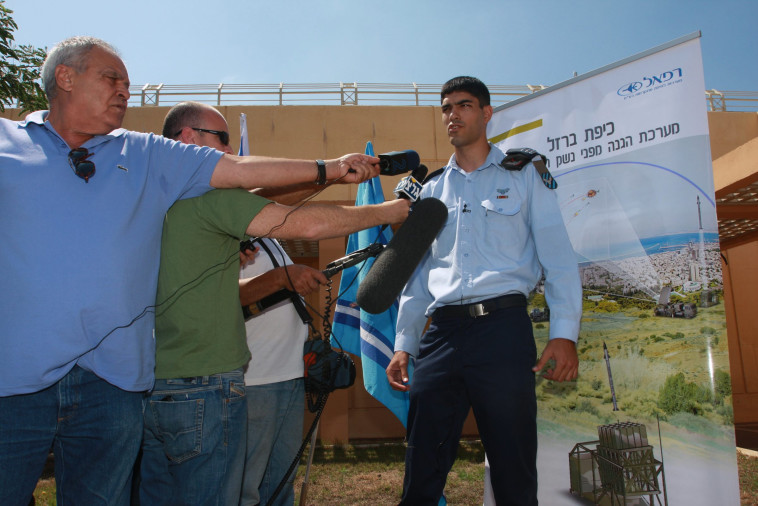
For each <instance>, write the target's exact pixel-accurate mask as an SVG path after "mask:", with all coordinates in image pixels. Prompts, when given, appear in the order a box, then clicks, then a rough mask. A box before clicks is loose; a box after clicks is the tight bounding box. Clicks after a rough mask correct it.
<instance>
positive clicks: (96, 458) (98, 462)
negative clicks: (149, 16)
mask: <svg viewBox="0 0 758 506" xmlns="http://www.w3.org/2000/svg"><path fill="white" fill-rule="evenodd" d="M42 78H43V85H44V88H45V92H46V94H47V97H48V100H49V102H50V110H49V111H38V112H35V113H32V114H30V115H29V116H27V117H26V119H25V120H23V121H18V122H14V121H8V120H5V119H0V215H2V216H3V219H2V220H0V243H1V244H2V246H1V247H0V265H2V266H3V271H4V281H3V287H2V290H0V335H2V336H3V337H2V344H3V347H2V348H3V349H2V353H0V504H2V505H3V506H8V505H10V506H16V505H18V506H26V505H27V504H28V503H29V500H30V498H31V495H32V492H33V490H34V488H35V485H36V482H37V479H38V478H39V475H40V472H41V470H42V467H43V465H44V462H45V459H46V457H47V455H48V452H49V451H50V448H51V446H52V447H53V450H54V453H55V457H56V462H55V470H56V485H57V491H58V504H62V505H65V504H88V505H89V504H112V505H126V504H128V503H129V492H130V486H131V484H130V481H131V471H132V467H133V465H134V461H135V458H136V455H137V451H138V449H139V446H140V440H141V436H142V402H143V392H144V391H145V390H148V389H150V388H151V387H152V385H153V380H154V376H153V368H154V351H155V343H154V338H153V327H154V304H155V292H156V283H157V278H158V264H159V257H160V238H161V229H162V226H163V218H164V215H165V214H166V211H167V210H168V208H169V207H171V205H172V204H173V203H174V202H176V201H177V200H180V199H185V198H189V197H195V196H198V195H201V194H203V193H205V192H206V191H208V190H210V189H211V188H213V187H215V188H232V187H242V188H255V187H272V186H280V185H288V184H295V183H306V182H311V181H314V180H315V181H318V182H319V183H324V182H325V181H326V180H328V179H332V180H334V179H340V182H343V183H354V182H359V181H362V180H365V179H367V178H370V177H373V176H375V175H376V174H378V171H379V167H378V162H379V160H378V159H377V158H373V157H367V156H365V155H358V154H356V155H349V156H345V157H342V158H340V159H335V160H328V161H326V162H321V161H318V162H316V161H309V160H287V159H270V158H262V157H236V156H231V155H228V154H224V153H221V152H220V151H216V150H214V149H210V148H199V147H197V146H188V145H185V144H181V143H178V142H175V141H171V140H168V139H165V138H163V137H160V136H155V135H152V134H143V133H137V132H130V131H126V130H124V129H121V128H120V127H121V123H122V120H123V117H124V114H125V112H126V106H127V100H128V99H129V76H128V74H127V70H126V67H125V66H124V63H123V62H122V60H121V59H120V58H119V56H118V54H117V53H116V51H115V49H114V48H113V47H112V46H110V45H109V44H107V43H106V42H104V41H102V40H99V39H95V38H91V37H73V38H70V39H67V40H65V41H63V42H61V43H59V44H58V45H56V46H55V47H53V48H52V49H51V50H50V52H49V54H48V57H47V59H46V61H45V64H44V66H43V69H42Z"/></svg>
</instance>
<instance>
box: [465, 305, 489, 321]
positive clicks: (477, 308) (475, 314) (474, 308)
mask: <svg viewBox="0 0 758 506" xmlns="http://www.w3.org/2000/svg"><path fill="white" fill-rule="evenodd" d="M468 314H469V315H470V316H471V317H472V318H479V317H480V316H487V315H488V314H490V313H489V311H487V310H486V309H484V304H472V305H470V306H469V307H468Z"/></svg>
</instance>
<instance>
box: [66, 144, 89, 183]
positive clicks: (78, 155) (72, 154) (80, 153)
mask: <svg viewBox="0 0 758 506" xmlns="http://www.w3.org/2000/svg"><path fill="white" fill-rule="evenodd" d="M93 154H94V153H90V152H89V151H87V148H76V149H72V150H71V151H69V153H68V164H69V165H70V166H71V168H72V169H74V174H76V175H77V176H79V177H80V178H82V179H84V182H85V183H89V178H91V177H92V176H94V175H95V162H93V161H91V160H87V158H89V157H90V156H92V155H93Z"/></svg>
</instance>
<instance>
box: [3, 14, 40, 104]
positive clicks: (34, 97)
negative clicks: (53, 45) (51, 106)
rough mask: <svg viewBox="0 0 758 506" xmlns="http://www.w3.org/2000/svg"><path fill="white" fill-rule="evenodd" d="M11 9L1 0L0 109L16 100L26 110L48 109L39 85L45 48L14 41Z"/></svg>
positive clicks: (14, 24) (13, 23) (15, 26)
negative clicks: (18, 43) (17, 43)
mask: <svg viewBox="0 0 758 506" xmlns="http://www.w3.org/2000/svg"><path fill="white" fill-rule="evenodd" d="M11 14H13V11H12V10H10V9H8V8H7V7H6V6H5V0H0V111H4V110H5V106H6V105H8V106H10V105H14V104H18V107H19V108H20V109H21V110H22V111H24V112H26V111H34V110H38V109H47V98H46V97H45V93H44V92H43V91H42V86H40V82H39V81H40V69H41V67H42V63H43V62H44V61H45V57H46V56H47V51H46V49H44V48H35V47H34V46H30V45H20V46H19V45H16V44H15V42H14V41H15V39H14V37H13V32H14V30H17V29H18V25H17V24H16V22H15V21H14V20H13V18H12V17H11Z"/></svg>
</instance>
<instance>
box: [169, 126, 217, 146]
mask: <svg viewBox="0 0 758 506" xmlns="http://www.w3.org/2000/svg"><path fill="white" fill-rule="evenodd" d="M190 128H191V129H192V130H196V131H198V132H205V133H208V134H213V135H217V136H218V140H220V141H221V144H223V145H224V146H228V145H229V132H223V131H221V130H208V129H207V128H197V127H190ZM180 133H182V131H181V130H179V131H178V132H176V133H175V134H174V137H177V136H178V135H179V134H180Z"/></svg>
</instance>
